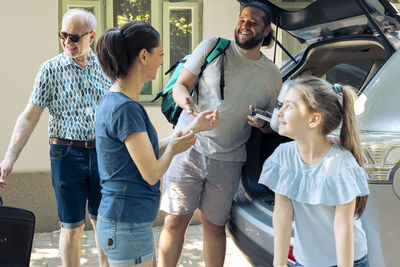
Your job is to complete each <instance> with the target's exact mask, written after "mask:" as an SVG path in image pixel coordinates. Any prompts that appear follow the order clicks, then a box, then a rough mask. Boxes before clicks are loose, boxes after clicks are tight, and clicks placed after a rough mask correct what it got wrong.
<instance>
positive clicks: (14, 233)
mask: <svg viewBox="0 0 400 267" xmlns="http://www.w3.org/2000/svg"><path fill="white" fill-rule="evenodd" d="M0 202H1V203H2V201H1V198H0ZM34 230H35V215H34V214H33V213H32V212H30V211H28V210H24V209H19V208H14V207H8V206H3V205H1V204H0V266H21V267H22V266H24V267H26V266H29V262H30V258H31V251H32V242H33V233H34Z"/></svg>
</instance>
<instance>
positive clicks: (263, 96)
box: [176, 38, 282, 162]
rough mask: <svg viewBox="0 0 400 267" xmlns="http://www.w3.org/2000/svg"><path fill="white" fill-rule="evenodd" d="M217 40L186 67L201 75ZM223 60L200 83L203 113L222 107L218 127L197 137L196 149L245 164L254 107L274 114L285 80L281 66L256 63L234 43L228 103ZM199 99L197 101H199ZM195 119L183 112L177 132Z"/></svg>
mask: <svg viewBox="0 0 400 267" xmlns="http://www.w3.org/2000/svg"><path fill="white" fill-rule="evenodd" d="M216 42H217V38H209V39H206V40H204V41H202V42H201V43H200V44H199V45H198V46H197V47H196V49H195V50H194V51H193V53H192V55H191V56H190V57H189V59H188V61H187V62H186V63H185V65H184V68H185V69H187V70H188V71H190V72H191V73H193V74H195V75H198V74H199V73H200V68H201V66H202V65H203V64H204V61H205V58H206V57H207V55H208V53H209V52H210V51H211V49H212V48H213V47H214V46H215V44H216ZM221 61H222V57H221V56H220V57H218V58H216V59H215V60H214V61H213V62H212V63H210V65H209V66H208V67H207V68H206V69H205V70H204V72H203V75H202V77H201V78H200V81H199V99H198V106H199V108H200V110H202V111H204V110H209V109H215V108H218V110H219V124H218V126H217V127H216V128H215V129H213V130H211V131H206V132H201V133H199V134H198V135H197V140H196V144H195V145H194V149H195V150H196V151H198V152H199V153H202V154H203V155H206V156H207V157H210V158H213V159H217V160H223V161H239V162H241V161H245V160H246V147H245V142H246V141H247V139H248V138H249V136H250V131H251V126H250V125H249V124H248V122H247V121H248V119H247V115H249V114H250V111H249V106H250V105H253V106H255V107H258V108H262V109H264V110H269V111H272V109H273V107H274V104H275V101H276V98H277V97H278V94H279V90H280V88H281V85H282V79H281V75H280V72H279V69H278V68H277V66H276V65H275V64H274V63H273V62H271V61H270V60H269V59H268V58H267V57H265V56H264V55H262V57H261V58H260V59H257V60H252V59H249V58H247V57H246V56H244V55H242V54H241V53H240V51H239V50H238V48H237V47H236V44H235V42H234V41H232V42H231V44H230V46H229V47H228V49H227V50H226V56H225V59H224V61H225V63H224V68H225V71H224V76H225V88H224V100H221V95H220V86H219V85H220V66H221V65H220V64H221ZM195 98H196V96H194V99H193V101H194V102H195V103H197V102H196V99H195ZM193 119H194V117H193V116H192V115H189V114H187V113H186V112H185V111H183V112H182V114H181V116H180V118H179V121H178V123H177V127H176V130H179V129H183V128H184V127H185V126H186V125H188V124H189V123H190V122H191V121H192V120H193Z"/></svg>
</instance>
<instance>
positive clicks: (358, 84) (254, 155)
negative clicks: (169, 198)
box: [242, 35, 387, 209]
mask: <svg viewBox="0 0 400 267" xmlns="http://www.w3.org/2000/svg"><path fill="white" fill-rule="evenodd" d="M386 57H387V52H386V51H385V48H384V45H383V44H382V43H381V42H380V40H379V39H377V38H375V37H373V36H370V35H366V36H360V35H358V36H357V37H354V36H345V37H341V38H337V39H335V40H327V41H323V42H319V43H316V44H312V45H310V46H309V47H308V48H307V49H305V50H304V51H303V52H302V53H300V56H299V57H298V58H297V63H296V64H295V63H294V62H289V64H287V65H286V66H284V67H283V68H282V73H283V80H284V82H285V81H287V80H289V79H294V78H296V77H298V76H301V75H314V76H318V77H324V78H326V79H327V80H328V81H329V82H330V83H332V84H333V83H341V84H349V85H351V86H353V87H354V88H355V89H357V90H358V91H359V92H361V91H362V89H363V88H364V87H365V86H366V84H368V82H369V81H370V80H371V79H372V77H373V76H374V75H375V73H376V72H377V71H378V70H379V69H380V67H381V66H382V65H383V64H384V62H385V61H386ZM287 141H290V139H288V138H286V137H282V136H279V135H278V134H277V133H271V134H263V133H261V132H260V131H259V130H258V129H253V130H252V135H251V137H250V139H249V141H248V143H247V162H246V164H245V167H244V169H243V173H242V185H243V187H244V188H245V190H246V192H247V193H248V194H249V195H250V196H251V197H252V198H254V199H256V200H257V201H259V202H260V203H262V205H264V206H265V205H266V206H267V207H268V208H269V209H272V207H273V201H274V193H273V192H272V191H271V190H269V189H268V188H267V187H265V186H263V185H260V184H258V180H259V176H260V173H261V170H262V165H263V163H264V161H265V159H266V158H268V157H269V156H270V155H271V154H272V152H273V151H274V150H275V148H276V147H277V146H278V145H279V144H280V143H283V142H287Z"/></svg>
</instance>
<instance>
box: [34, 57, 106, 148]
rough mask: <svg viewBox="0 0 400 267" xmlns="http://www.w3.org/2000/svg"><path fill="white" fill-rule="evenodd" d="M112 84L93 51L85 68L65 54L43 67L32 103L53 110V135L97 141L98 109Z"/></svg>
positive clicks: (38, 76) (50, 133)
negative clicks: (96, 120)
mask: <svg viewBox="0 0 400 267" xmlns="http://www.w3.org/2000/svg"><path fill="white" fill-rule="evenodd" d="M110 86H111V81H110V80H109V78H108V77H107V76H106V75H105V74H104V72H103V71H102V69H101V66H100V64H99V61H98V59H97V56H96V55H95V54H94V53H93V51H92V50H90V60H89V63H88V64H87V66H86V67H85V69H82V68H81V67H79V66H78V65H77V64H76V63H75V62H74V61H73V60H72V59H71V58H70V57H68V56H67V55H66V54H65V53H62V54H60V55H58V56H55V57H54V58H52V59H50V60H48V61H46V62H45V63H43V64H42V65H41V66H40V70H39V72H38V74H37V76H36V79H35V82H34V85H33V89H32V93H31V96H30V102H31V103H33V104H36V105H38V106H40V107H42V108H46V107H47V108H48V109H49V114H50V118H49V130H48V131H49V136H50V137H57V138H65V139H70V140H85V141H87V140H94V138H95V133H94V124H95V115H96V108H97V106H98V104H99V103H100V99H101V97H102V96H103V94H104V93H105V92H106V90H108V89H109V88H110Z"/></svg>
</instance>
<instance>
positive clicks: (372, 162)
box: [360, 131, 400, 184]
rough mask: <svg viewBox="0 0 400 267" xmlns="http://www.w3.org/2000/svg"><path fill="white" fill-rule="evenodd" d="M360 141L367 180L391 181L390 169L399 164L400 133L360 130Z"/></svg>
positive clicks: (374, 181)
mask: <svg viewBox="0 0 400 267" xmlns="http://www.w3.org/2000/svg"><path fill="white" fill-rule="evenodd" d="M360 141H361V146H362V152H363V155H364V159H365V164H364V167H365V170H366V171H367V172H368V176H369V177H368V180H369V182H370V183H385V184H386V183H389V184H391V183H393V176H392V175H391V171H392V169H393V167H395V166H396V165H398V164H400V134H393V133H380V132H368V131H362V132H360ZM396 169H397V168H396Z"/></svg>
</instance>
